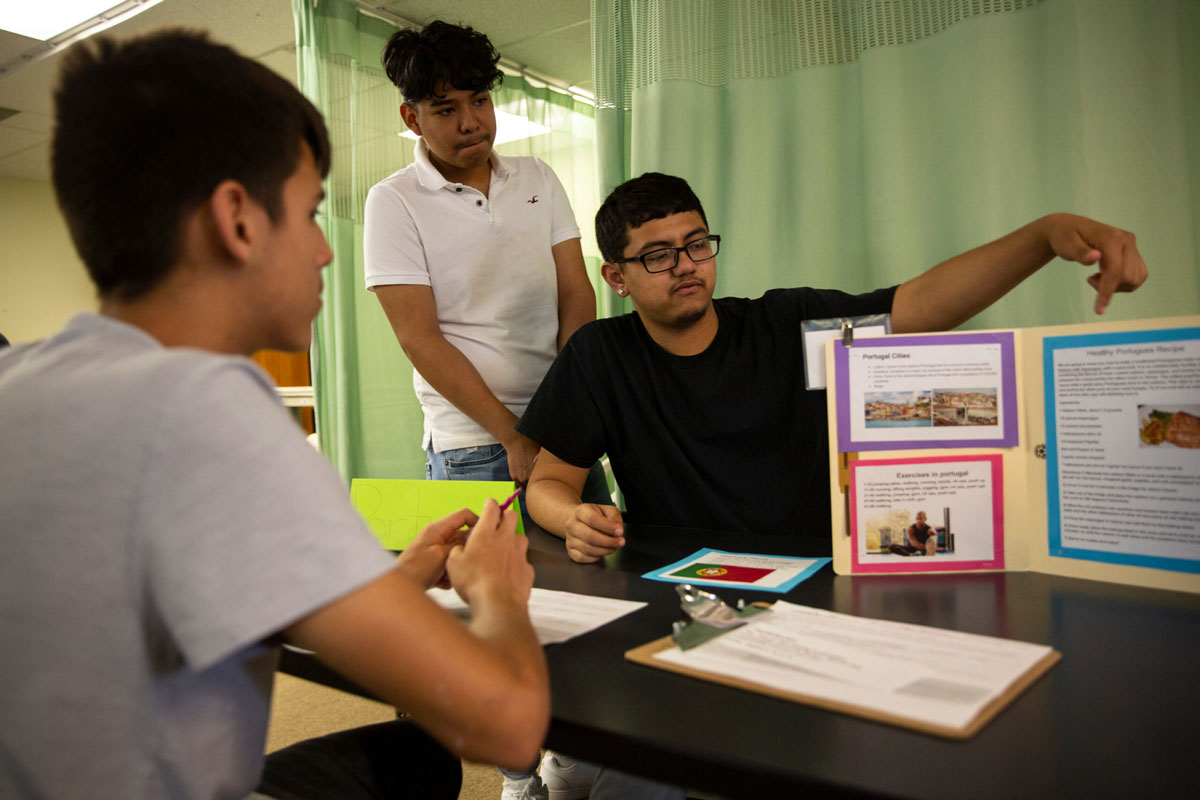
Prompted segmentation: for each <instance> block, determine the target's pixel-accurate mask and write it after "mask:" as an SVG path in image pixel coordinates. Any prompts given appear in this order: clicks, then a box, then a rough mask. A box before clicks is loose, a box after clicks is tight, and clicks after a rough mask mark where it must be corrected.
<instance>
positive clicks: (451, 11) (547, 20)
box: [0, 0, 592, 180]
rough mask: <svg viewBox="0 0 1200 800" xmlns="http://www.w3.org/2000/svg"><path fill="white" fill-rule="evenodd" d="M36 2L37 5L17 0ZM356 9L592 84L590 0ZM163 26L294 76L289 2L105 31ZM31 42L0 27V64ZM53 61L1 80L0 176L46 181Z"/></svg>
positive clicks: (148, 20) (236, 2)
mask: <svg viewBox="0 0 1200 800" xmlns="http://www.w3.org/2000/svg"><path fill="white" fill-rule="evenodd" d="M38 1H40V2H45V0H26V2H38ZM117 2H118V0H113V3H114V5H116V4H117ZM360 5H364V6H366V7H373V8H377V9H380V10H382V11H383V12H386V13H390V14H392V15H397V16H399V17H402V18H404V19H406V20H410V21H412V22H415V23H420V24H424V23H426V22H429V21H430V20H433V19H439V18H440V19H444V20H446V21H448V22H454V23H457V24H465V25H470V26H472V27H473V28H475V29H476V30H480V31H482V32H484V33H486V34H487V35H488V36H489V37H490V38H491V40H492V44H494V45H495V46H496V49H497V50H499V51H500V54H501V55H502V56H503V57H504V58H505V59H507V60H510V61H514V62H516V63H518V64H521V65H524V66H526V67H529V68H531V69H533V70H536V71H537V72H540V73H542V74H544V75H548V76H552V77H554V78H557V79H559V80H561V81H564V82H565V83H568V84H572V85H575V86H579V87H582V88H585V89H590V88H591V85H592V74H591V33H590V31H591V26H590V22H589V13H590V12H589V0H371V2H364V3H360ZM171 25H174V26H183V27H188V28H200V29H204V30H207V31H209V32H210V33H211V34H212V37H213V39H215V40H217V41H220V42H224V43H226V44H229V45H232V46H233V47H234V48H235V49H237V50H238V51H239V52H241V53H244V54H245V55H248V56H251V57H253V58H256V59H258V60H259V61H261V62H263V63H264V64H266V65H267V66H269V67H271V68H272V69H274V70H275V71H277V72H279V73H280V74H281V75H283V76H285V77H287V78H288V79H289V80H291V81H293V82H295V80H296V51H295V35H294V29H293V24H292V3H291V0H163V2H162V3H160V4H159V5H157V6H155V7H153V8H151V9H150V10H149V11H146V12H145V13H143V14H140V15H139V16H136V17H134V18H133V19H130V20H128V21H126V22H123V23H121V24H120V25H117V26H115V27H113V28H110V29H108V31H106V32H105V33H106V34H108V35H115V36H132V35H135V34H138V33H142V32H145V31H149V30H152V29H154V28H159V27H163V26H171ZM39 44H40V43H39V42H38V41H37V40H35V39H29V38H26V37H24V36H18V35H16V34H13V33H8V32H7V31H0V64H6V63H8V62H9V61H11V60H12V59H14V58H17V57H18V56H20V55H21V54H22V53H26V52H28V51H30V50H31V49H33V48H35V47H36V46H37V45H39ZM60 56H61V53H60V54H55V55H52V56H48V57H45V58H43V59H41V60H40V61H35V62H33V63H30V64H26V65H24V66H21V67H19V68H17V69H13V70H10V71H8V72H5V73H3V74H0V108H7V109H13V110H16V111H17V112H19V113H17V114H15V115H12V116H9V117H8V118H6V119H3V120H0V176H9V177H16V178H29V179H34V180H48V179H49V176H50V170H49V148H48V140H49V135H50V128H51V125H52V119H51V92H52V91H53V87H54V80H55V73H56V70H57V68H58V59H59V57H60ZM2 114H3V112H0V115H2Z"/></svg>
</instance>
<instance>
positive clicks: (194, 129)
mask: <svg viewBox="0 0 1200 800" xmlns="http://www.w3.org/2000/svg"><path fill="white" fill-rule="evenodd" d="M54 117H55V125H54V133H53V135H52V138H51V173H52V178H53V182H54V190H55V194H56V195H57V197H58V205H59V208H61V209H62V212H63V216H64V217H65V218H66V221H67V227H68V228H69V230H70V232H71V238H72V240H73V241H74V242H75V248H76V250H78V252H79V256H80V258H82V259H83V262H84V264H85V265H86V266H87V269H88V273H89V274H90V275H91V277H92V280H93V281H94V282H95V284H96V288H97V290H98V291H99V293H100V296H101V297H102V298H109V297H111V298H114V299H119V300H133V299H136V298H138V297H140V296H142V295H144V294H146V293H147V292H149V291H150V290H152V289H153V288H154V287H155V286H157V285H158V284H159V283H160V282H161V280H162V279H163V278H164V277H165V276H166V275H167V274H168V273H169V272H170V270H171V269H172V268H173V267H174V265H175V262H176V260H177V258H178V255H179V253H178V249H179V243H180V234H181V231H182V223H183V220H184V218H185V216H186V215H187V214H188V213H190V212H191V211H193V210H194V209H196V208H197V207H198V206H200V205H201V204H203V203H204V202H205V201H206V200H207V198H208V197H209V196H210V194H211V193H212V191H213V189H215V188H216V187H217V185H218V184H220V183H221V182H222V181H225V180H235V181H238V182H239V183H241V184H242V185H243V186H245V187H246V190H247V192H249V194H250V196H251V197H253V198H254V199H255V200H256V201H257V202H259V203H261V204H262V205H263V207H264V208H265V209H266V210H267V213H268V214H269V215H270V218H271V220H272V221H277V220H278V219H279V218H280V215H281V213H282V205H283V197H282V191H283V184H284V183H285V182H286V181H287V179H288V178H289V177H290V176H291V175H292V174H293V173H294V172H295V171H296V168H297V166H298V165H299V164H300V157H301V153H302V152H303V150H302V147H303V145H302V143H307V144H308V147H309V149H310V150H311V151H312V154H313V157H314V158H315V159H316V163H317V168H318V170H319V171H320V173H321V176H322V177H325V176H326V175H328V174H329V162H330V147H329V136H328V133H327V132H326V130H325V123H324V122H323V121H322V119H321V114H320V113H319V112H318V111H317V110H316V108H314V107H313V105H312V103H310V102H309V101H308V100H307V99H305V97H304V96H303V95H302V94H300V92H299V91H297V89H296V88H295V87H294V86H292V85H291V84H290V83H288V82H287V81H286V80H285V79H284V78H282V77H280V76H279V75H277V74H275V73H274V72H272V71H271V70H270V69H268V68H267V67H265V66H263V65H262V64H259V63H258V62H256V61H252V60H251V59H248V58H246V57H244V56H241V55H239V54H238V53H236V52H234V51H233V50H232V49H230V48H228V47H226V46H224V45H219V44H216V43H214V42H212V41H210V40H209V39H208V37H207V35H206V34H204V33H201V32H197V31H186V30H178V29H173V30H164V31H160V32H156V33H151V34H148V35H145V36H141V37H138V38H134V39H129V40H126V41H117V40H115V39H112V38H109V37H99V38H96V39H93V40H90V41H87V42H83V43H80V44H77V45H75V46H74V47H72V48H71V49H70V50H69V51H68V52H67V54H66V56H65V58H64V60H63V65H62V70H61V72H60V74H59V83H58V87H57V88H56V90H55V92H54Z"/></svg>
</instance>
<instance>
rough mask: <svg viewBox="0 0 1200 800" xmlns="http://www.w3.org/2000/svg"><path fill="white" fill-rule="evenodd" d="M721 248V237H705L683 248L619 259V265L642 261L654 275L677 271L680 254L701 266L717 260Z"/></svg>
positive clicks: (667, 248)
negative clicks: (704, 262)
mask: <svg viewBox="0 0 1200 800" xmlns="http://www.w3.org/2000/svg"><path fill="white" fill-rule="evenodd" d="M720 248H721V237H720V236H705V237H704V238H702V239H693V240H692V241H690V242H688V243H687V244H685V245H684V246H683V247H664V248H662V249H661V250H651V251H650V252H649V253H642V254H641V255H640V256H634V257H633V258H618V259H617V263H618V264H628V263H629V262H631V261H640V262H642V266H643V267H645V268H646V272H649V273H650V274H651V275H653V274H654V273H656V272H666V271H667V270H670V269H675V265H676V264H678V263H679V254H680V253H687V255H688V258H690V259H691V260H692V263H693V264H699V263H700V262H701V261H708V260H709V259H711V258H715V257H716V255H717V251H718V250H719V249H720Z"/></svg>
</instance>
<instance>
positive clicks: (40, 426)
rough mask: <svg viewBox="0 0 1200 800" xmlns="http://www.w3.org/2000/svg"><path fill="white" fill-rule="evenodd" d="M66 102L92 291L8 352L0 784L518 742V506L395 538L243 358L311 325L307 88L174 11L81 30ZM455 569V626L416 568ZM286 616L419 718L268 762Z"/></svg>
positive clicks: (207, 780) (267, 789)
mask: <svg viewBox="0 0 1200 800" xmlns="http://www.w3.org/2000/svg"><path fill="white" fill-rule="evenodd" d="M55 110H56V128H55V132H54V138H53V143H52V147H53V155H52V162H53V177H54V184H55V190H56V193H57V195H58V200H59V204H60V206H61V208H62V209H63V213H64V216H65V217H66V219H67V223H68V226H69V228H70V230H71V235H72V237H73V239H74V241H75V245H76V248H77V249H78V251H79V253H80V256H81V257H82V259H83V261H84V263H85V265H86V266H87V268H88V271H89V273H90V275H91V276H92V278H93V280H94V282H95V283H96V285H97V288H98V292H99V296H100V313H99V314H80V315H78V316H76V317H75V318H74V319H73V320H71V321H70V323H69V324H68V325H67V326H66V328H64V329H63V330H62V331H61V332H60V333H59V334H57V335H56V336H54V337H52V338H50V339H47V340H44V341H41V342H36V343H28V344H17V345H15V346H13V347H10V348H5V349H4V350H3V351H0V418H2V419H4V420H5V424H4V426H2V427H0V521H2V522H0V543H2V544H3V552H4V555H3V557H2V558H0V638H2V639H3V641H4V642H5V652H6V655H5V658H4V659H0V719H3V720H4V725H3V726H0V796H3V797H6V798H7V797H85V796H86V797H244V796H247V795H249V794H250V793H251V792H253V791H254V790H255V789H256V788H257V789H258V790H259V791H261V792H263V793H264V794H267V795H269V796H273V797H280V798H284V797H300V796H337V797H354V796H367V793H369V792H380V793H387V792H390V791H393V790H395V789H396V787H400V786H403V787H405V790H406V791H408V792H411V793H412V794H417V795H420V796H439V797H450V798H453V797H455V796H457V792H458V782H459V780H460V772H459V765H458V759H459V758H460V757H468V758H471V759H472V760H476V761H495V762H497V763H500V764H505V765H508V766H510V767H522V766H524V765H526V764H528V763H529V762H530V761H531V760H532V759H533V758H534V756H535V755H536V753H537V749H538V746H539V745H540V744H541V741H542V737H543V735H544V733H545V729H546V725H547V721H548V716H549V692H548V686H547V679H546V670H545V663H544V658H543V655H542V651H541V648H540V647H539V645H538V643H537V640H536V637H535V635H534V633H533V630H532V627H531V626H530V623H529V619H528V614H527V611H526V602H527V600H528V595H529V590H530V587H531V584H532V574H533V573H532V569H531V568H530V566H529V565H528V563H527V562H526V559H525V557H524V550H525V540H524V537H517V536H514V535H513V529H514V527H515V524H516V517H515V514H514V513H513V512H503V513H502V512H500V510H499V508H498V507H497V506H496V505H495V504H494V503H491V502H489V503H488V504H487V506H485V508H484V509H483V511H482V514H481V515H480V516H479V517H476V515H475V514H473V513H471V512H470V511H467V510H463V511H461V512H458V513H457V514H454V515H451V516H450V517H447V518H445V519H443V520H439V521H437V522H435V523H433V524H431V525H430V526H428V527H427V528H426V529H425V530H424V531H422V532H421V534H420V535H419V536H418V537H417V539H416V540H415V541H414V543H413V545H412V546H411V547H410V548H409V549H408V550H407V551H406V552H405V553H404V554H403V556H401V558H400V559H398V560H394V559H392V558H391V557H389V556H387V555H386V554H385V553H383V551H381V550H380V548H379V547H378V544H377V543H376V542H375V540H374V538H373V537H372V535H371V534H370V532H369V531H368V530H366V528H365V526H364V524H363V523H362V521H361V519H360V518H359V517H358V515H357V514H356V513H355V512H354V510H353V509H352V508H351V507H350V505H349V502H348V497H347V493H346V490H345V486H344V485H343V484H342V482H341V481H340V479H339V478H338V476H337V475H336V474H335V473H334V472H333V471H332V470H331V469H330V467H329V466H328V465H327V464H326V463H325V461H324V460H323V459H322V458H321V457H320V455H319V454H317V453H316V452H315V451H314V450H313V449H312V448H310V447H309V446H308V445H307V444H306V443H305V441H304V439H303V436H302V434H301V433H300V431H299V430H298V429H297V428H296V426H295V425H294V423H293V422H292V421H291V420H290V418H289V417H288V415H287V413H286V411H285V410H284V409H283V408H282V406H281V405H280V404H279V402H278V400H277V398H276V397H275V392H274V387H273V386H272V384H271V382H270V380H269V378H268V377H267V376H266V375H265V374H264V373H263V372H262V371H261V370H260V369H258V367H256V366H255V365H254V364H253V362H251V361H249V360H248V359H247V358H245V356H247V355H249V354H250V353H252V352H254V351H256V350H259V349H265V348H271V349H285V350H297V349H303V348H305V347H307V346H308V344H309V339H310V337H311V322H312V319H313V317H314V315H315V314H316V312H317V309H318V308H319V307H320V300H319V294H320V290H321V269H322V268H323V267H325V266H326V265H328V263H329V261H330V258H331V255H330V251H329V248H328V245H327V244H326V242H325V239H324V236H323V234H322V233H321V230H320V228H319V227H318V226H317V224H316V219H315V216H316V210H317V207H318V205H319V203H320V201H321V199H322V197H323V192H322V188H321V179H322V177H323V176H324V175H325V174H326V173H327V172H328V167H329V142H328V138H327V136H326V133H325V128H324V125H323V123H322V121H321V118H320V116H319V114H318V113H317V112H316V110H315V109H314V108H313V107H312V106H311V104H309V103H308V101H307V100H305V99H304V98H303V97H302V96H301V95H300V94H299V93H298V92H297V91H296V90H295V89H294V88H293V87H292V86H290V85H289V84H288V83H287V82H286V81H284V80H283V79H281V78H279V77H278V76H276V75H274V74H273V73H271V72H270V71H269V70H267V69H265V68H263V67H262V66H260V65H258V64H256V63H255V62H252V61H250V60H248V59H245V58H242V57H241V56H238V55H237V54H236V53H234V52H233V51H232V50H229V49H227V48H224V47H221V46H218V45H215V44H213V43H211V42H209V41H207V39H206V38H205V37H203V36H202V35H198V34H191V33H184V32H178V31H173V32H163V33H158V34H152V35H150V36H146V37H143V38H140V39H136V40H131V41H128V42H124V43H116V42H113V41H110V40H100V41H97V42H93V43H91V44H88V45H81V46H77V47H76V48H75V49H73V50H72V51H71V52H70V53H68V55H67V57H66V60H65V64H64V67H63V72H62V76H61V82H60V85H59V88H58V90H57V92H56V95H55ZM472 526H473V529H471V530H469V529H470V528H471V527H472ZM468 532H469V533H471V536H470V538H469V539H468V538H467V534H468ZM447 582H449V583H452V584H453V585H454V586H455V588H456V589H457V590H458V591H459V593H460V594H461V595H462V596H463V597H464V599H466V600H467V602H469V603H470V604H471V605H472V608H473V621H472V623H471V625H470V626H469V627H464V626H463V625H461V624H460V623H459V622H458V621H457V620H456V619H454V618H453V617H452V616H450V615H449V614H448V613H446V612H444V611H443V610H441V609H440V608H438V607H437V606H436V605H435V604H434V603H433V602H432V601H431V600H429V599H428V598H427V597H426V595H425V590H426V589H427V588H428V587H429V586H431V585H433V584H435V583H443V584H445V583H447ZM282 641H289V642H294V643H295V644H296V645H298V646H301V647H304V648H307V649H310V650H314V651H316V653H317V654H318V656H319V657H320V658H322V659H323V660H325V661H326V662H327V663H328V664H330V665H331V666H333V667H334V668H335V669H338V670H339V671H341V672H343V673H344V674H345V675H346V676H347V677H349V678H350V679H352V680H354V681H355V682H357V683H359V684H360V685H362V686H364V687H366V688H368V689H369V690H371V691H373V692H374V693H376V694H377V695H379V696H380V697H381V698H383V699H385V700H387V701H389V702H392V703H394V704H396V705H397V706H399V707H402V708H404V709H405V710H406V711H407V712H408V714H409V716H410V717H411V719H412V720H413V721H414V722H415V725H416V726H419V727H420V728H421V729H423V731H424V732H422V731H421V730H418V729H417V728H416V727H415V726H414V725H413V724H412V723H410V722H407V721H397V722H394V723H385V724H384V725H380V726H372V727H371V728H367V729H362V730H360V731H356V732H352V733H349V734H345V735H341V736H338V737H336V738H335V739H334V740H330V741H324V740H314V741H312V742H308V743H304V744H303V745H301V746H298V747H297V748H289V749H288V750H285V751H282V752H281V753H280V754H277V755H272V756H271V757H270V758H268V759H267V766H266V770H265V774H264V770H263V763H264V759H263V755H262V753H263V746H264V742H265V738H266V724H267V716H268V710H269V702H270V690H271V680H272V675H273V672H274V669H275V665H276V660H277V653H278V645H279V644H280V643H281V642H282ZM427 734H428V735H427ZM430 737H432V738H430ZM447 748H448V749H447ZM377 755H384V756H386V758H379V757H377ZM352 787H356V788H352ZM356 791H357V792H361V793H362V794H355V793H354V792H356Z"/></svg>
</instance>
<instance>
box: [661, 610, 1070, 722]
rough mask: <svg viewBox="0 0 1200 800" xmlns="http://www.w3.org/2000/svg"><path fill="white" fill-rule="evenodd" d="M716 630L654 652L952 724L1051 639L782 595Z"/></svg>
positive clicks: (1038, 655) (971, 714) (968, 717)
mask: <svg viewBox="0 0 1200 800" xmlns="http://www.w3.org/2000/svg"><path fill="white" fill-rule="evenodd" d="M757 619H758V621H756V622H754V623H752V624H750V625H745V626H743V627H741V628H738V629H737V630H734V631H731V632H730V633H727V634H725V635H724V636H721V637H719V638H717V639H714V640H712V641H710V642H708V643H706V644H703V645H701V646H699V647H696V648H694V649H692V650H688V651H686V652H685V651H681V650H679V649H678V648H671V649H669V650H665V651H663V652H661V653H658V654H656V655H655V656H654V658H656V659H659V660H661V661H664V662H668V663H672V664H678V665H680V666H684V667H689V668H692V669H698V670H704V671H706V672H715V673H718V674H722V675H728V676H730V677H734V678H740V679H742V680H746V681H750V682H752V683H758V684H762V685H764V686H768V687H771V688H775V689H781V690H784V691H788V692H794V693H797V694H803V695H808V696H811V697H816V698H823V699H827V700H830V701H834V702H837V703H843V704H849V705H853V706H857V707H859V708H862V709H865V710H873V711H877V712H883V713H887V714H892V715H895V716H899V717H904V718H907V719H910V720H913V721H915V722H920V723H925V724H931V725H938V726H944V727H949V728H955V729H960V730H961V729H964V728H966V727H968V725H969V724H970V723H971V721H972V720H973V719H974V718H975V716H976V715H977V714H978V713H979V712H980V711H981V710H982V709H983V707H984V706H985V705H987V703H988V702H990V701H991V700H993V699H994V698H996V697H998V696H1000V695H1002V694H1003V693H1004V692H1005V691H1006V690H1007V689H1008V687H1009V686H1011V685H1012V684H1013V682H1014V681H1016V680H1017V678H1019V677H1020V676H1021V675H1022V674H1023V673H1024V672H1025V671H1026V670H1028V669H1029V668H1030V667H1032V666H1033V665H1034V664H1036V663H1037V662H1038V661H1039V660H1040V659H1042V658H1043V657H1045V656H1046V655H1047V654H1048V653H1049V652H1050V648H1049V647H1046V646H1043V645H1035V644H1029V643H1027V642H1014V641H1010V640H1007V639H997V638H994V637H990V636H978V635H975V634H969V633H960V632H957V631H947V630H941V629H938V628H929V627H925V626H922V625H908V624H905V623H899V622H884V621H880V620H872V619H866V618H864V617H855V616H851V615H847V614H837V613H834V612H832V611H823V610H821V609H815V608H809V607H807V606H799V605H795V604H793V603H786V602H782V601H781V602H777V603H775V605H774V606H773V610H772V612H771V613H770V614H762V615H760V616H759V617H758V618H757Z"/></svg>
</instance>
